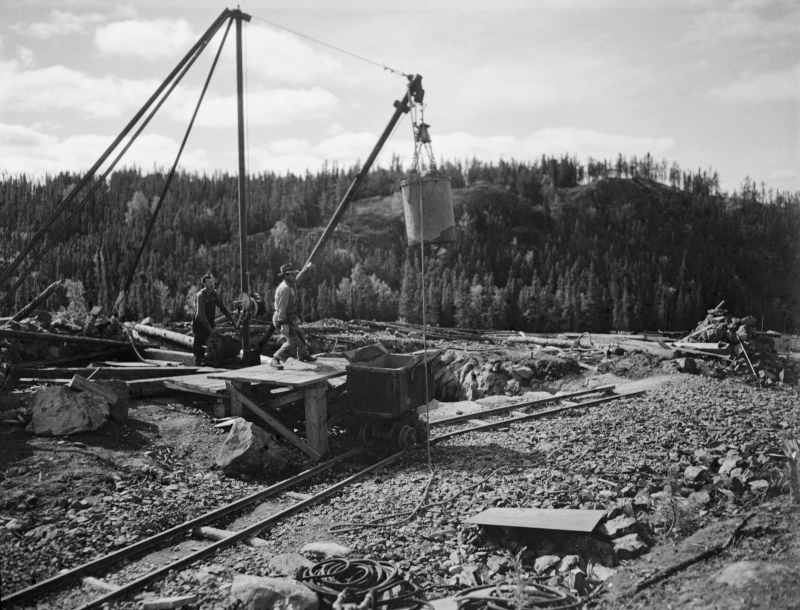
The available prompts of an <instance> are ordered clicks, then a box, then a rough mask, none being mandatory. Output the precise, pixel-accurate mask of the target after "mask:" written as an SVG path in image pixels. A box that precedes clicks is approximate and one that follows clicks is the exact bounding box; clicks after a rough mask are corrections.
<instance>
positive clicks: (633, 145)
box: [250, 127, 675, 173]
mask: <svg viewBox="0 0 800 610" xmlns="http://www.w3.org/2000/svg"><path fill="white" fill-rule="evenodd" d="M376 141H377V136H376V135H374V134H371V133H365V132H359V133H353V132H348V133H341V134H338V135H336V136H334V137H332V138H328V139H326V140H322V141H321V142H319V143H316V144H312V143H310V142H308V141H307V140H304V139H286V140H278V141H275V142H271V143H269V144H266V145H262V146H256V147H252V148H251V151H250V159H251V161H250V162H251V167H250V169H251V171H254V172H258V171H275V172H278V173H282V172H285V171H291V172H293V173H302V172H305V171H306V170H310V171H316V170H318V169H319V168H321V167H322V165H323V164H324V163H326V162H328V163H331V162H334V161H335V162H337V163H338V165H339V166H340V167H350V166H352V165H354V164H356V163H357V162H358V161H359V160H361V161H363V160H364V159H366V157H367V155H368V154H369V152H370V151H371V150H372V147H373V146H374V145H375V142H376ZM674 148H675V141H674V140H673V139H672V138H656V137H638V136H628V135H622V134H610V133H601V132H598V131H594V130H591V129H579V128H575V127H562V128H548V129H542V130H539V131H536V132H534V133H532V134H531V135H529V136H527V137H522V138H518V137H516V136H508V135H507V136H478V135H473V134H468V133H463V132H456V133H451V134H448V135H443V136H438V137H437V138H436V141H435V142H434V152H435V154H436V156H437V160H438V159H441V158H444V159H451V160H455V159H471V158H472V157H477V158H478V159H480V160H481V161H485V162H490V161H499V160H500V159H505V160H511V159H516V160H518V161H530V160H533V159H537V158H538V157H540V156H541V155H543V154H546V155H553V156H557V155H564V154H570V155H576V156H577V157H578V158H580V159H583V160H587V159H588V158H589V157H592V158H595V159H613V158H614V157H616V156H617V155H618V154H620V153H622V154H623V155H627V156H630V155H637V156H643V155H645V154H646V153H648V152H649V153H650V154H652V155H653V156H662V155H664V154H666V153H667V152H669V151H670V150H672V149H674ZM413 150H414V149H413V144H412V142H411V140H410V139H409V140H403V139H394V140H391V141H390V142H388V143H387V145H386V146H385V148H384V150H383V151H382V153H381V156H380V158H379V164H380V162H381V161H382V162H383V163H384V164H387V163H388V160H389V159H391V157H392V155H397V156H398V157H400V159H401V161H402V162H404V163H406V164H408V163H410V161H411V157H412V155H413Z"/></svg>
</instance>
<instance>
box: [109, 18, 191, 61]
mask: <svg viewBox="0 0 800 610" xmlns="http://www.w3.org/2000/svg"><path fill="white" fill-rule="evenodd" d="M199 37H200V35H199V34H198V33H196V32H195V31H194V30H193V29H192V26H190V25H189V22H188V21H186V20H184V19H157V20H152V21H143V20H133V19H131V20H126V21H116V22H114V23H109V24H108V25H104V26H101V27H99V28H97V30H96V31H95V34H94V44H95V46H96V47H97V49H98V50H99V51H100V52H101V53H107V54H109V55H118V56H122V57H133V58H137V59H145V60H148V61H154V60H158V59H163V58H167V57H173V56H176V55H179V54H183V53H186V52H188V51H189V49H190V48H191V47H192V45H193V44H194V43H195V42H196V41H197V40H198V38H199Z"/></svg>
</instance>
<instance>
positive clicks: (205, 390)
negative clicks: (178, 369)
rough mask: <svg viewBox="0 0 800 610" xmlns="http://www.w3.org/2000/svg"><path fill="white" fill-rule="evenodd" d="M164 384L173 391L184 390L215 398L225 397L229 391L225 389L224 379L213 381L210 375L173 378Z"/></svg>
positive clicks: (165, 380) (166, 380)
mask: <svg viewBox="0 0 800 610" xmlns="http://www.w3.org/2000/svg"><path fill="white" fill-rule="evenodd" d="M163 384H164V385H165V386H166V387H168V388H172V389H173V390H184V391H186V392H194V393H195V394H205V395H206V396H213V397H215V398H218V397H222V396H225V395H226V394H227V393H228V390H227V389H226V388H225V381H224V380H222V379H211V378H210V376H209V374H207V373H206V374H200V375H184V376H182V377H172V378H170V379H164V381H163Z"/></svg>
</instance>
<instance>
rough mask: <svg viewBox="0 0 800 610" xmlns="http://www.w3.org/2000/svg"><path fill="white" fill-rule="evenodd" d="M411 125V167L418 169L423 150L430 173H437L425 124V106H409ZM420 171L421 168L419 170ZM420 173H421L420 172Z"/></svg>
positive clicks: (427, 126)
mask: <svg viewBox="0 0 800 610" xmlns="http://www.w3.org/2000/svg"><path fill="white" fill-rule="evenodd" d="M418 108H419V120H417V109H418ZM411 123H412V130H413V132H414V158H413V159H412V161H411V167H412V168H414V167H419V154H420V151H421V150H422V149H423V148H424V149H425V152H426V153H428V166H429V167H430V169H431V171H432V172H436V171H438V170H437V168H436V158H435V157H434V154H433V146H432V144H431V135H430V133H429V132H428V128H429V127H430V125H428V124H427V123H426V122H425V104H412V106H411ZM420 169H421V168H420ZM420 173H422V172H421V171H420Z"/></svg>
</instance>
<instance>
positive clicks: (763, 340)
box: [683, 304, 785, 384]
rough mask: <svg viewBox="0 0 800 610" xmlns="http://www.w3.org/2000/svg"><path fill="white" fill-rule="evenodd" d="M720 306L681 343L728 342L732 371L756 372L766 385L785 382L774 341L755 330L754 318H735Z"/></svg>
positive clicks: (709, 313) (710, 311) (782, 366)
mask: <svg viewBox="0 0 800 610" xmlns="http://www.w3.org/2000/svg"><path fill="white" fill-rule="evenodd" d="M721 305H722V304H720V306H718V307H715V308H714V309H709V310H708V315H707V316H706V318H705V319H704V320H703V321H702V322H700V324H698V326H697V328H696V329H694V330H693V331H692V332H691V333H689V335H688V336H687V337H685V338H684V339H683V342H685V343H719V342H725V343H728V344H729V346H730V349H731V352H732V359H733V370H734V372H736V373H739V374H743V375H747V374H753V373H755V374H756V375H757V376H758V378H759V379H760V380H762V381H764V382H765V383H766V384H771V383H774V382H775V381H784V376H785V365H784V363H783V362H782V361H781V358H780V357H779V356H778V353H777V351H776V350H775V342H774V341H773V340H772V338H771V337H769V336H768V335H766V334H765V333H761V332H758V331H757V330H756V319H755V317H753V316H747V317H744V318H737V317H735V316H732V315H730V314H729V313H728V312H727V310H725V309H722V308H721Z"/></svg>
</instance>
